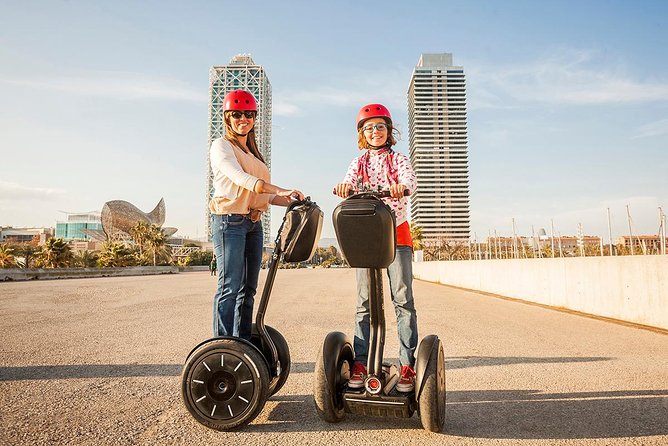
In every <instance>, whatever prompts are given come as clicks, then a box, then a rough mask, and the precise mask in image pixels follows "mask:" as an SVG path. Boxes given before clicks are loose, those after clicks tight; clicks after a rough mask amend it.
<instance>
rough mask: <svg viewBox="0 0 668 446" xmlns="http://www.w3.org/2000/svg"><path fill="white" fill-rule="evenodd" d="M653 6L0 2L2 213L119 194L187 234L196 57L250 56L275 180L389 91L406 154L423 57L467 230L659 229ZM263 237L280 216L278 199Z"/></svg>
mask: <svg viewBox="0 0 668 446" xmlns="http://www.w3.org/2000/svg"><path fill="white" fill-rule="evenodd" d="M666 22H668V2H665V1H614V0H612V1H587V2H577V1H540V2H536V1H505V2H501V1H442V2H436V1H422V0H417V1H411V2H399V1H397V2H394V1H385V2H379V3H376V4H363V5H361V4H360V3H359V2H353V1H338V2H334V1H330V2H320V1H285V2H270V1H252V2H247V3H243V2H240V1H234V2H228V1H217V2H204V1H194V2H188V3H186V2H169V1H167V2H165V1H160V2H158V1H145V2H124V1H116V2H101V1H55V0H54V1H44V2H38V1H24V2H15V1H4V0H0V164H1V166H2V167H1V168H0V225H2V226H7V225H13V226H54V225H55V222H56V220H61V219H63V218H64V214H61V213H60V212H59V211H72V212H78V211H89V210H100V209H101V207H102V205H103V204H104V202H106V201H109V200H114V199H122V200H127V201H130V202H132V203H133V204H135V205H137V206H138V207H139V208H140V209H142V210H145V211H147V212H148V211H150V210H151V209H152V208H153V207H154V206H155V204H156V203H157V202H158V201H159V199H160V198H161V197H164V198H165V202H166V206H167V221H166V225H168V226H174V227H177V228H179V234H181V235H187V236H192V237H195V236H200V237H201V236H202V235H203V232H204V215H205V185H206V177H205V174H206V152H207V147H206V142H207V89H208V71H209V67H210V66H212V65H217V64H226V63H228V62H229V60H230V58H231V57H232V56H234V55H235V54H238V53H250V54H251V55H252V57H253V58H254V60H255V62H256V63H258V64H261V65H263V66H264V67H265V69H266V71H267V73H268V76H269V79H270V82H271V84H272V88H273V102H274V116H273V141H272V162H273V166H272V176H273V182H274V183H276V184H278V185H281V186H284V187H296V188H299V189H301V190H302V191H304V192H305V193H306V194H308V195H311V196H312V197H313V199H315V200H316V201H317V202H318V203H319V204H320V205H321V207H322V208H323V209H324V211H325V213H326V214H327V218H326V219H325V226H324V228H323V236H325V237H333V229H332V226H331V223H330V219H329V214H331V211H332V210H333V208H334V206H335V205H336V203H337V200H336V198H335V197H333V196H332V195H331V189H332V186H333V185H334V184H335V183H337V182H338V181H339V180H340V179H341V178H342V177H343V175H344V173H345V170H346V168H347V166H348V164H349V162H350V160H351V159H352V158H353V157H354V156H357V154H358V151H357V148H356V143H355V142H356V135H355V122H354V120H355V115H356V113H357V110H358V109H359V107H360V106H361V105H363V104H365V103H368V102H382V103H385V104H386V105H387V106H388V107H389V108H390V109H391V111H392V113H393V116H394V119H395V122H396V123H397V124H398V127H399V128H400V130H402V131H403V138H402V140H401V141H400V143H399V145H398V147H397V148H398V150H399V151H402V152H404V153H407V152H408V146H407V141H408V123H407V105H406V92H407V88H408V82H409V79H410V76H411V72H412V70H413V67H414V66H415V64H416V63H417V61H418V59H419V57H420V54H421V53H426V52H434V53H435V52H448V53H452V54H453V57H454V62H455V64H457V65H462V66H463V67H464V70H465V73H466V76H467V97H468V129H469V161H470V182H471V183H470V185H471V217H472V226H471V229H472V235H473V232H475V233H476V234H477V235H478V238H482V237H484V236H486V235H487V233H488V232H489V231H494V230H497V231H498V233H499V234H504V235H509V234H510V233H511V229H512V226H511V219H512V218H515V221H516V224H517V228H518V232H520V233H524V234H530V233H531V226H532V225H533V226H534V227H535V228H536V230H538V228H541V227H543V228H546V229H547V231H548V233H549V228H550V221H551V220H552V221H553V222H554V226H555V231H556V232H559V233H561V234H564V235H565V234H575V233H576V230H577V225H578V223H582V224H583V227H584V231H585V233H587V234H598V235H603V236H605V238H606V240H607V219H606V208H608V207H609V208H610V210H611V213H612V217H613V218H612V229H613V237H616V236H618V235H620V234H622V233H628V224H627V219H626V205H629V208H630V211H631V215H632V218H633V225H634V228H633V230H634V233H645V234H656V233H657V232H658V225H659V223H658V209H657V208H658V207H659V206H662V207H663V209H664V212H668V173H667V172H668V144H667V142H668V58H666V48H668V31H667V30H668V26H667V25H668V23H666ZM274 209H275V210H274V212H273V231H272V233H273V234H275V232H276V230H277V227H278V224H279V221H280V217H281V216H282V211H281V209H280V208H274Z"/></svg>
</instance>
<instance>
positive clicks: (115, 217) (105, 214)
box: [101, 198, 176, 240]
mask: <svg viewBox="0 0 668 446" xmlns="http://www.w3.org/2000/svg"><path fill="white" fill-rule="evenodd" d="M101 220H102V230H103V231H104V233H105V234H106V236H107V239H109V240H114V239H119V238H121V239H123V238H127V237H129V234H130V233H131V230H132V227H133V226H135V225H136V224H137V222H140V221H142V222H144V223H147V224H149V225H156V226H158V227H162V224H163V223H164V222H165V200H164V198H161V199H160V201H159V202H158V204H157V205H156V207H155V208H154V209H153V210H152V211H151V212H149V213H145V212H142V211H141V210H139V209H138V208H137V207H136V206H135V205H133V204H132V203H128V202H127V201H124V200H113V201H107V202H106V203H105V204H104V206H103V207H102V213H101ZM162 231H163V232H164V233H165V235H166V236H170V235H173V234H174V233H175V232H176V229H175V228H162Z"/></svg>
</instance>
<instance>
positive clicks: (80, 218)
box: [56, 212, 102, 241]
mask: <svg viewBox="0 0 668 446" xmlns="http://www.w3.org/2000/svg"><path fill="white" fill-rule="evenodd" d="M86 229H91V230H98V231H101V230H102V221H101V219H100V213H99V212H84V213H79V214H75V213H68V214H67V221H59V222H56V238H62V239H64V240H77V241H83V240H93V239H92V237H91V236H90V235H88V234H86V233H85V231H84V230H86Z"/></svg>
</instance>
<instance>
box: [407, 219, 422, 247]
mask: <svg viewBox="0 0 668 446" xmlns="http://www.w3.org/2000/svg"><path fill="white" fill-rule="evenodd" d="M410 228H411V238H412V239H413V249H414V250H415V251H420V250H421V249H424V244H423V243H422V239H423V235H422V227H420V226H418V225H416V224H413V223H411V225H410Z"/></svg>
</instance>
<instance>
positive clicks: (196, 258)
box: [183, 251, 213, 266]
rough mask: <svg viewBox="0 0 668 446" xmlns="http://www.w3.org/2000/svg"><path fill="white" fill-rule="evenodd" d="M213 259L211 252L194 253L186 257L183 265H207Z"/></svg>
mask: <svg viewBox="0 0 668 446" xmlns="http://www.w3.org/2000/svg"><path fill="white" fill-rule="evenodd" d="M211 259H213V252H211V251H195V252H193V253H191V254H189V255H188V257H186V259H185V262H183V263H184V264H185V265H199V266H204V265H209V264H210V263H211Z"/></svg>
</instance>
